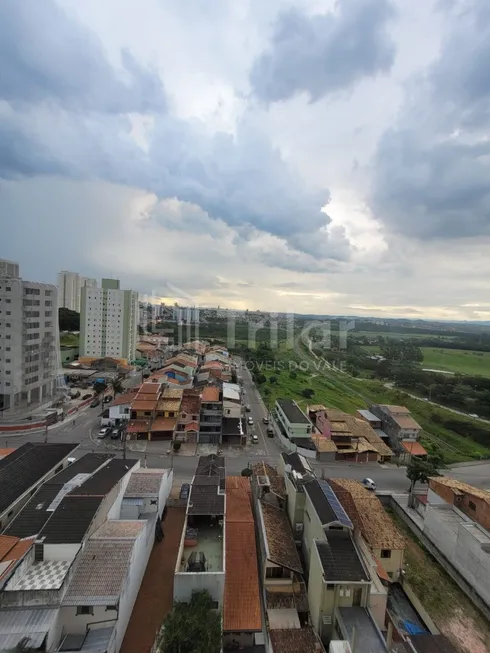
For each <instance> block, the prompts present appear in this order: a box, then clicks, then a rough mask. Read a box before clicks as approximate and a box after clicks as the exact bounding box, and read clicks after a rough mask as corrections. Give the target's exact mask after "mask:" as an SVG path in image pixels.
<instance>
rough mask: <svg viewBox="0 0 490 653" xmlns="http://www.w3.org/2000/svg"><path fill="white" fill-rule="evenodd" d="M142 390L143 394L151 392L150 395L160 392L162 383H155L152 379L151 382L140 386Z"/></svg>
mask: <svg viewBox="0 0 490 653" xmlns="http://www.w3.org/2000/svg"><path fill="white" fill-rule="evenodd" d="M140 392H141V393H142V394H149V395H154V394H158V393H159V392H160V384H159V383H153V381H151V382H150V383H148V382H146V383H143V385H142V386H141V388H140Z"/></svg>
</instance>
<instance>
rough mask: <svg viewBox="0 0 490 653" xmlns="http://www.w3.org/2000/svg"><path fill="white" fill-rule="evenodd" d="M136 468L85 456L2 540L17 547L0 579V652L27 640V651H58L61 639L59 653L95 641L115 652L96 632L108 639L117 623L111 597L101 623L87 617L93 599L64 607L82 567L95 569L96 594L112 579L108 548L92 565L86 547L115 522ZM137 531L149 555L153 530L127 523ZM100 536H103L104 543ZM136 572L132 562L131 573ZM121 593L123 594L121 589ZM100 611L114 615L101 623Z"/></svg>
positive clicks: (123, 462) (39, 494) (82, 648)
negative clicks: (70, 636)
mask: <svg viewBox="0 0 490 653" xmlns="http://www.w3.org/2000/svg"><path fill="white" fill-rule="evenodd" d="M138 466H139V461H135V460H121V459H114V458H113V457H111V456H107V455H105V456H104V455H101V454H87V456H84V457H83V458H81V459H80V460H78V461H76V462H75V463H74V464H73V465H72V466H70V467H68V468H66V469H65V470H63V471H62V472H60V473H59V474H58V475H56V476H55V477H53V478H52V479H50V480H48V482H47V483H46V484H45V485H43V486H42V487H41V488H40V489H39V490H38V492H37V493H36V494H35V495H34V496H33V497H32V499H31V501H30V502H29V503H28V504H27V505H26V506H25V507H24V509H23V510H22V511H21V512H20V513H19V515H18V516H17V517H16V519H15V520H13V521H12V522H11V524H10V525H9V527H8V531H9V534H8V535H6V536H5V537H6V538H7V539H8V540H10V541H11V542H10V543H9V546H10V544H11V543H12V540H16V542H15V544H14V546H13V547H12V548H11V550H10V551H8V553H7V556H6V559H7V563H8V564H7V565H2V575H1V579H0V649H1V650H4V648H3V647H6V648H7V649H10V648H12V649H15V647H16V646H18V644H19V642H20V640H21V639H22V637H24V636H26V635H27V636H29V638H30V641H29V645H30V646H31V647H32V648H35V649H36V650H37V649H39V650H43V651H44V650H46V651H51V650H55V649H56V650H58V646H59V644H60V640H61V639H63V641H64V644H63V648H62V650H63V651H74V650H78V651H82V653H84V652H86V653H89V651H90V653H91V652H92V651H93V648H91V646H92V645H94V640H95V641H96V642H97V646H99V648H97V650H98V651H100V652H101V653H106V652H107V653H115V652H116V651H117V648H116V643H117V641H118V640H117V636H116V635H115V633H114V636H111V637H108V638H107V641H106V640H105V639H104V638H105V636H106V634H108V633H103V632H102V631H101V632H98V629H99V628H105V627H110V628H112V631H114V624H115V621H116V620H117V621H118V623H119V619H121V624H123V623H124V618H123V615H122V613H121V611H120V609H119V608H120V605H121V604H120V602H119V599H118V598H117V597H116V596H115V595H109V593H108V592H106V593H105V594H104V603H103V605H104V615H103V617H101V619H100V620H99V623H97V624H96V623H94V619H93V612H94V606H96V605H100V604H98V603H97V600H96V599H93V597H92V595H91V597H90V600H86V599H88V596H87V597H84V596H80V600H79V601H77V602H76V603H70V609H69V611H68V612H66V611H65V610H64V605H65V603H64V602H65V600H66V598H67V596H69V591H70V588H71V587H73V585H72V582H73V581H74V579H76V578H77V574H79V571H80V567H81V565H82V562H83V560H84V559H86V560H89V561H92V562H94V564H98V569H97V572H96V573H94V574H93V579H94V580H93V582H94V583H101V585H100V587H101V586H102V582H103V578H104V577H106V578H108V577H113V578H115V577H116V576H117V573H118V572H117V569H116V568H115V566H114V565H111V561H112V559H111V554H110V552H109V549H111V548H112V549H114V544H113V543H111V546H110V547H108V548H107V550H105V551H104V554H103V556H102V557H101V558H100V559H99V560H96V558H97V553H96V552H95V551H92V555H88V552H89V550H90V549H89V545H88V543H89V542H90V538H91V537H97V535H101V527H102V529H107V528H108V526H106V525H105V524H104V522H106V520H107V519H112V518H114V517H118V516H119V510H120V506H121V502H122V498H123V494H124V491H125V489H126V486H127V484H128V481H129V477H130V475H131V472H132V470H133V469H136V468H137V467H138ZM111 523H113V522H106V524H111ZM140 523H141V524H143V525H144V528H145V530H146V536H145V537H144V542H145V546H146V547H147V548H150V547H151V543H152V539H153V538H154V533H155V523H154V522H153V523H152V524H151V525H149V526H148V525H147V523H146V522H132V524H140ZM102 532H103V531H102ZM14 533H17V535H14ZM107 534H108V533H107V531H105V534H104V537H105V536H106V535H107ZM150 535H151V537H149V536H150ZM5 537H2V538H1V540H0V545H1V544H2V540H3V544H4V546H5ZM18 538H21V539H18ZM20 548H22V551H19V549H20ZM84 556H85V558H84ZM94 556H95V557H94ZM138 565H139V562H136V561H135V562H134V564H133V568H134V571H135V572H136V570H137V569H138ZM145 566H146V563H145ZM138 587H139V586H138ZM125 588H126V589H128V585H127V584H126V585H125ZM136 592H137V588H136ZM82 606H83V608H82ZM109 606H110V607H109ZM106 607H109V609H110V611H112V610H115V615H114V616H112V615H111V616H110V617H108V614H107V611H106V610H105V608H106ZM131 607H132V605H131ZM130 611H131V608H126V612H127V616H128V618H129V613H130ZM102 620H103V622H102ZM101 622H102V623H101ZM89 623H90V626H89ZM94 631H97V632H94ZM72 633H73V634H76V635H77V637H76V641H74V640H68V641H66V640H65V639H64V636H65V635H68V634H72ZM119 634H120V635H121V633H119ZM122 634H123V633H122ZM100 638H101V639H102V640H103V641H101V639H100ZM7 643H8V646H7Z"/></svg>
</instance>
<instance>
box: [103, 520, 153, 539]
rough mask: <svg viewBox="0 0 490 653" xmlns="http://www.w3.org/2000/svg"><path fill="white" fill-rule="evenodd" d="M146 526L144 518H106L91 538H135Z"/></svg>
mask: <svg viewBox="0 0 490 653" xmlns="http://www.w3.org/2000/svg"><path fill="white" fill-rule="evenodd" d="M145 527H146V520H144V519H143V520H139V521H138V520H136V519H127V520H126V519H108V520H107V521H105V522H104V523H103V524H102V526H101V527H100V528H99V529H98V530H96V531H95V533H94V534H93V535H92V537H91V539H92V540H94V539H109V540H114V539H118V540H122V539H127V538H129V539H135V538H136V537H138V535H139V534H140V533H141V531H142V530H144V529H145Z"/></svg>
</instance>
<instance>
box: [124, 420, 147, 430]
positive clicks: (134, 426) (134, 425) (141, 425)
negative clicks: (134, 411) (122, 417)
mask: <svg viewBox="0 0 490 653" xmlns="http://www.w3.org/2000/svg"><path fill="white" fill-rule="evenodd" d="M149 428H150V421H149V420H147V419H133V420H131V421H130V422H129V424H128V428H127V429H126V430H127V432H128V433H148V430H149Z"/></svg>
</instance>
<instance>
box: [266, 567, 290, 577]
mask: <svg viewBox="0 0 490 653" xmlns="http://www.w3.org/2000/svg"><path fill="white" fill-rule="evenodd" d="M283 571H284V570H283V568H282V567H267V569H266V570H265V577H266V578H283V577H284V576H283ZM286 578H287V576H286Z"/></svg>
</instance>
